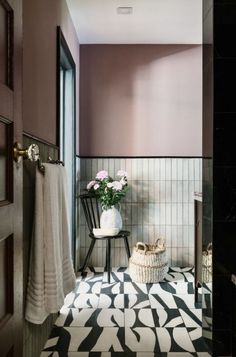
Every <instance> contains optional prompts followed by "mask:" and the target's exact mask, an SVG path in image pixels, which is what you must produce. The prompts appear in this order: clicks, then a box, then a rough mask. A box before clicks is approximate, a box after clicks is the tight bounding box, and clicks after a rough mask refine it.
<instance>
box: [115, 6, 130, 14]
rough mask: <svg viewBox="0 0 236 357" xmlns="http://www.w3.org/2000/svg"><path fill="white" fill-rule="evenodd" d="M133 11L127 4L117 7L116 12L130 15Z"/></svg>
mask: <svg viewBox="0 0 236 357" xmlns="http://www.w3.org/2000/svg"><path fill="white" fill-rule="evenodd" d="M132 13H133V8H132V7H128V6H120V7H118V8H117V14H119V15H131V14H132Z"/></svg>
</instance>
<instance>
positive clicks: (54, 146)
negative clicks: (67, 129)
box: [23, 131, 59, 150]
mask: <svg viewBox="0 0 236 357" xmlns="http://www.w3.org/2000/svg"><path fill="white" fill-rule="evenodd" d="M23 136H26V137H27V138H30V139H33V140H37V141H39V142H41V143H42V144H45V145H48V146H51V147H53V148H54V149H56V150H59V147H58V146H57V145H55V144H52V143H50V142H49V141H47V140H44V139H42V138H39V137H37V136H35V135H32V134H30V133H27V132H26V131H23Z"/></svg>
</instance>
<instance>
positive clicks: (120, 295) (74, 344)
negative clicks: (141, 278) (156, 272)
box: [41, 267, 210, 357]
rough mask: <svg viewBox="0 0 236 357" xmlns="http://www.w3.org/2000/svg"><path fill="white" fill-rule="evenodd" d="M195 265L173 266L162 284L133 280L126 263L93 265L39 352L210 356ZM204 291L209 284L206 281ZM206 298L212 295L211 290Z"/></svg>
mask: <svg viewBox="0 0 236 357" xmlns="http://www.w3.org/2000/svg"><path fill="white" fill-rule="evenodd" d="M193 280H194V275H193V269H192V268H170V269H169V272H168V274H167V275H166V279H165V281H163V282H160V283H158V284H138V283H134V282H132V281H131V279H130V276H129V273H128V269H127V268H119V267H118V268H113V269H112V273H111V282H110V284H108V283H107V273H106V272H104V269H102V268H101V269H97V268H95V269H94V268H89V269H86V271H85V272H84V273H83V274H82V275H81V276H78V278H77V285H76V288H75V290H74V291H73V292H71V293H70V294H68V295H67V296H66V299H65V305H64V306H63V308H62V309H61V311H60V315H59V317H58V319H57V320H56V323H55V326H54V328H53V330H52V333H51V336H50V338H49V339H48V341H47V343H46V344H45V347H44V351H43V352H42V354H41V357H87V356H88V357H98V356H100V357H119V356H127V357H152V356H153V357H155V356H157V357H178V356H179V357H187V356H195V357H197V356H199V357H208V356H210V355H209V354H208V353H207V352H206V351H207V348H206V345H205V343H204V340H203V338H202V310H201V308H200V307H201V306H200V305H199V304H197V305H196V304H195V302H194V289H193ZM204 289H205V290H204V295H207V294H209V298H210V287H208V286H207V285H206V286H204ZM207 298H208V296H207Z"/></svg>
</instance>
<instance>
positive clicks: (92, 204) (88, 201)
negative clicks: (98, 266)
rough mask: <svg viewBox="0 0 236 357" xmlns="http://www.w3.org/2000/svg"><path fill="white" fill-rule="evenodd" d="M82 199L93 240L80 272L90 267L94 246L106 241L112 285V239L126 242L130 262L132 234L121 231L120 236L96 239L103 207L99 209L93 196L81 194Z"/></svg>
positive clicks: (106, 268) (90, 235) (108, 270)
mask: <svg viewBox="0 0 236 357" xmlns="http://www.w3.org/2000/svg"><path fill="white" fill-rule="evenodd" d="M79 198H80V199H81V203H82V207H83V211H84V215H85V219H86V223H87V225H88V228H89V237H90V238H91V243H90V246H89V250H88V252H87V255H86V257H85V260H84V263H83V265H82V267H81V268H80V269H79V271H80V272H82V273H83V272H84V270H85V269H86V268H87V266H88V261H89V258H90V256H91V254H92V251H93V248H94V245H95V243H96V241H97V240H104V239H105V240H106V266H105V271H107V276H108V283H110V279H111V240H112V239H121V238H122V239H123V240H124V246H125V250H126V254H127V258H128V260H129V258H130V249H129V244H128V237H129V236H130V232H129V231H126V230H121V231H120V232H119V233H118V234H116V235H114V236H104V237H96V236H95V235H94V234H93V229H94V228H100V214H101V207H99V204H98V201H97V198H96V197H94V196H92V195H91V194H89V193H85V194H81V195H80V196H79Z"/></svg>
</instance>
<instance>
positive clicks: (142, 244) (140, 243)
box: [135, 242, 148, 253]
mask: <svg viewBox="0 0 236 357" xmlns="http://www.w3.org/2000/svg"><path fill="white" fill-rule="evenodd" d="M140 247H142V248H141V250H143V251H144V253H146V251H147V250H148V247H147V244H145V243H143V242H137V243H136V246H135V248H136V250H139V249H140Z"/></svg>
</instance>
